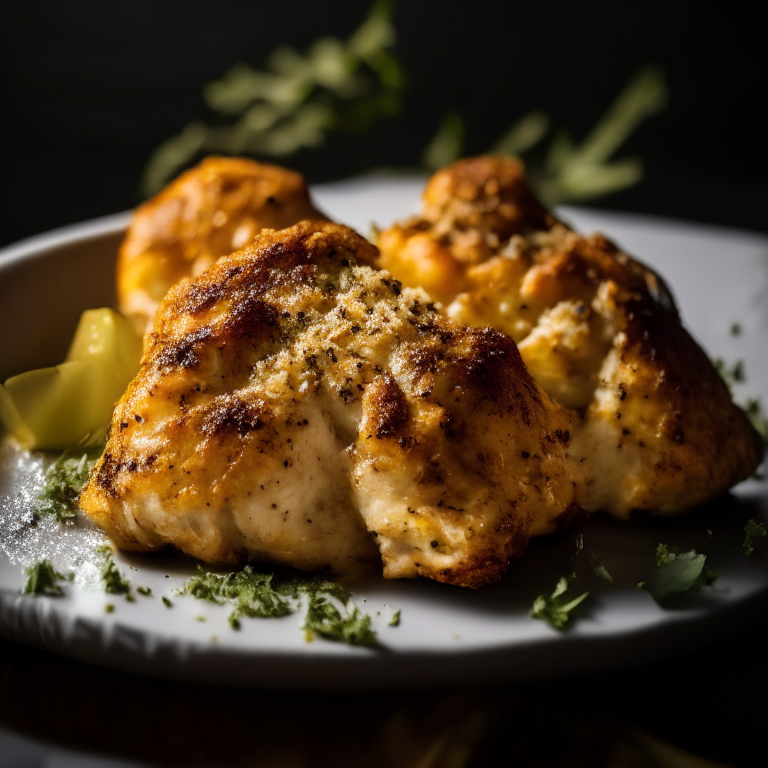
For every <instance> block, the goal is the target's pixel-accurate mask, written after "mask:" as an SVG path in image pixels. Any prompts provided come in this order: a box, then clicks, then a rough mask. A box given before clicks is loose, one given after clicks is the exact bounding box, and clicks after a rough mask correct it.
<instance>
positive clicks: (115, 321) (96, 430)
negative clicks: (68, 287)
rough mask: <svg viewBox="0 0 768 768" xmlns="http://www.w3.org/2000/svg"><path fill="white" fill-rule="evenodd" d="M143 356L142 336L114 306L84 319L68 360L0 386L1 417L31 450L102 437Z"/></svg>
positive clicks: (81, 318) (20, 441) (19, 439)
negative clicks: (116, 404) (113, 308)
mask: <svg viewBox="0 0 768 768" xmlns="http://www.w3.org/2000/svg"><path fill="white" fill-rule="evenodd" d="M140 358H141V338H140V337H139V336H138V335H137V334H136V332H135V331H134V329H133V327H132V326H131V324H130V323H129V322H128V321H127V320H126V319H125V318H124V317H123V316H122V315H120V314H118V313H117V312H115V311H114V310H112V309H107V308H103V309H90V310H87V311H86V312H83V314H82V316H81V317H80V322H79V323H78V326H77V329H76V330H75V335H74V337H73V339H72V343H71V345H70V347H69V351H68V353H67V357H66V360H65V361H64V362H63V363H61V364H60V365H57V366H52V367H49V368H37V369H35V370H32V371H26V372H25V373H20V374H18V375H17V376H12V377H11V378H10V379H8V380H7V381H6V382H5V384H4V385H0V420H1V421H2V422H4V423H5V424H6V425H7V427H8V429H9V431H10V432H11V433H12V434H13V435H14V437H16V439H17V440H18V441H19V443H20V444H21V445H22V446H24V447H25V448H27V449H28V450H62V449H64V448H69V447H70V446H75V445H84V444H89V443H92V442H95V441H98V440H100V439H101V438H103V436H104V433H105V432H106V430H107V425H108V424H109V421H110V419H111V417H112V410H113V409H114V407H115V403H116V402H117V400H118V399H119V398H120V395H121V394H122V393H123V392H124V391H125V388H126V387H127V386H128V382H129V381H130V380H131V379H132V378H133V377H134V376H135V374H136V371H137V370H138V368H139V359H140Z"/></svg>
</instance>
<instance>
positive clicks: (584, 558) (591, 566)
mask: <svg viewBox="0 0 768 768" xmlns="http://www.w3.org/2000/svg"><path fill="white" fill-rule="evenodd" d="M572 563H573V571H574V573H577V574H578V573H580V572H582V571H586V572H589V573H593V574H594V575H595V576H597V577H598V578H599V579H602V580H603V581H609V582H611V583H613V577H612V576H611V574H610V573H608V570H607V568H606V567H605V560H602V559H600V558H599V557H598V556H597V555H595V554H594V552H591V551H590V550H588V549H586V548H585V547H584V534H583V533H579V534H577V535H576V554H575V555H574V557H573V560H572Z"/></svg>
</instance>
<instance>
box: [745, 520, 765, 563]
mask: <svg viewBox="0 0 768 768" xmlns="http://www.w3.org/2000/svg"><path fill="white" fill-rule="evenodd" d="M766 536H768V530H766V528H765V523H761V522H760V521H759V520H754V519H750V520H747V524H746V525H745V526H744V551H745V552H746V553H747V555H751V554H752V553H753V552H754V551H755V542H756V541H757V539H764V538H765V537H766Z"/></svg>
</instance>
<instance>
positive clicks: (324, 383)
mask: <svg viewBox="0 0 768 768" xmlns="http://www.w3.org/2000/svg"><path fill="white" fill-rule="evenodd" d="M377 258H378V254H377V251H376V249H375V248H374V247H373V246H371V245H370V244H369V243H368V242H367V241H366V240H364V239H363V238H361V237H360V236H359V235H357V234H356V233H354V232H353V231H352V230H350V229H347V228H346V227H343V226H340V225H336V224H330V223H322V222H314V223H310V222H302V223H300V224H298V225H296V226H293V227H290V228H288V229H283V230H281V231H275V230H271V229H266V230H263V231H262V232H261V234H259V235H257V236H256V238H255V240H254V241H253V244H252V245H250V246H248V247H247V248H245V249H243V250H240V251H238V252H236V253H234V254H231V255H229V256H225V257H223V258H221V259H219V260H218V261H217V262H216V263H215V264H213V266H211V267H210V268H209V269H208V270H206V271H205V272H204V273H203V274H201V275H198V276H196V277H193V278H187V279H184V280H182V281H181V283H179V284H178V285H177V286H176V287H174V288H173V289H172V290H171V291H170V293H169V294H168V295H167V296H166V297H165V299H164V300H163V301H162V302H161V304H160V308H159V311H158V313H157V317H156V319H155V322H154V326H153V328H152V331H151V332H150V333H149V334H148V335H147V337H146V339H145V350H144V357H143V360H142V363H141V369H140V372H139V374H138V375H137V377H136V378H135V379H134V381H133V382H132V383H131V384H130V386H129V387H128V390H127V391H126V393H125V394H124V396H123V397H122V399H121V400H120V402H119V403H118V405H117V407H116V409H115V412H114V417H113V420H112V424H111V427H110V433H109V439H108V443H107V447H106V450H105V453H104V455H103V457H102V459H101V460H100V462H99V463H98V464H97V466H96V467H95V469H94V472H93V474H92V476H91V480H90V482H89V483H88V485H87V487H86V488H85V490H84V491H83V493H82V495H81V497H80V505H81V507H82V509H83V510H84V511H85V512H86V514H88V516H89V517H90V518H91V519H92V520H94V521H95V522H96V523H98V524H99V525H100V526H101V527H102V528H103V529H104V530H105V531H106V532H107V533H108V534H109V536H110V537H111V538H112V539H113V541H114V542H115V543H116V544H117V545H118V546H119V547H121V548H124V549H129V550H144V551H151V550H158V549H162V548H165V547H167V546H169V545H172V546H175V547H177V548H178V549H180V550H182V551H183V552H186V553H188V554H190V555H192V556H194V557H197V558H200V559H202V560H205V561H207V562H209V563H220V564H233V563H237V562H244V561H246V560H249V559H262V560H269V561H273V562H278V563H284V564H288V565H291V566H294V567H297V568H301V569H310V570H316V569H331V570H333V571H335V572H339V573H354V572H355V571H356V570H357V569H360V568H362V567H366V566H369V565H370V564H376V563H383V570H384V575H385V576H386V577H389V578H398V577H414V576H419V575H421V576H427V577H430V578H433V579H437V580H439V581H443V582H449V583H452V584H458V585H463V586H470V587H475V586H479V585H481V584H486V583H489V582H493V581H496V580H498V579H499V578H500V577H501V575H502V574H503V573H504V571H505V570H506V568H507V563H508V560H509V558H510V557H514V556H517V555H520V554H521V553H522V551H523V549H524V547H525V545H526V542H527V540H528V537H529V535H531V534H532V533H542V532H546V531H553V530H557V529H558V528H561V527H564V526H567V525H569V524H570V523H572V522H574V521H575V520H578V519H580V518H583V511H582V510H581V508H580V507H579V505H578V504H577V503H576V501H575V499H576V493H577V486H583V482H582V481H581V480H580V474H579V473H580V472H581V466H580V464H579V462H578V461H574V459H573V458H572V457H571V456H570V451H571V442H572V436H573V433H574V429H575V424H576V422H577V414H576V413H575V412H574V411H572V410H569V409H566V408H564V407H563V406H561V405H560V404H558V403H556V402H555V401H553V400H552V399H551V398H550V397H549V396H548V395H547V394H546V393H545V392H543V391H542V390H541V389H540V388H539V386H538V385H537V384H535V383H534V381H533V380H532V379H531V377H530V376H529V375H528V372H527V371H526V369H525V366H524V365H523V363H522V360H521V358H520V355H519V353H518V351H517V348H516V346H515V344H514V342H513V341H512V340H511V339H510V338H509V337H507V336H506V335H504V334H503V333H501V332H499V331H496V330H491V329H489V328H482V329H480V328H465V327H462V326H460V325H458V324H457V323H455V322H454V321H452V320H450V319H449V318H446V317H444V316H443V315H441V314H439V313H438V312H437V311H436V310H435V308H434V307H433V305H432V304H431V299H430V298H429V297H428V296H427V294H426V293H425V292H424V291H423V290H421V289H419V288H404V287H402V286H401V284H400V283H399V282H398V281H397V280H396V279H394V278H393V277H392V276H391V275H390V274H389V273H387V272H386V271H379V270H378V269H375V268H373V267H372V266H370V265H371V264H373V263H375V262H376V261H377Z"/></svg>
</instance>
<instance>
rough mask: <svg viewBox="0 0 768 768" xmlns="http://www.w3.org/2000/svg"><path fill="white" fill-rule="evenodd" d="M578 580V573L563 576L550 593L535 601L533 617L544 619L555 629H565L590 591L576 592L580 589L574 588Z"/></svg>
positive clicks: (532, 611)
mask: <svg viewBox="0 0 768 768" xmlns="http://www.w3.org/2000/svg"><path fill="white" fill-rule="evenodd" d="M575 580H576V574H575V573H572V574H571V575H570V576H562V577H561V578H560V580H559V581H558V582H557V586H556V587H555V589H554V590H553V592H552V594H550V595H539V596H538V597H537V598H536V599H535V600H534V601H533V608H532V609H531V613H530V615H531V618H534V619H542V620H543V621H546V622H548V623H549V624H550V625H551V626H553V627H554V628H555V629H563V628H564V627H565V625H566V624H567V623H568V621H569V620H570V619H571V612H572V611H573V610H574V608H576V607H577V606H578V605H580V604H581V603H582V602H583V601H584V600H585V599H586V598H587V596H588V595H589V592H582V593H581V594H580V595H578V594H576V592H577V591H578V590H574V589H572V584H573V582H574V581H575Z"/></svg>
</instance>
